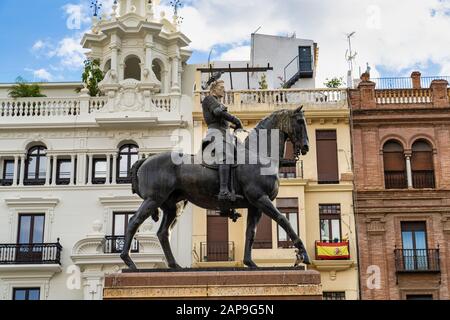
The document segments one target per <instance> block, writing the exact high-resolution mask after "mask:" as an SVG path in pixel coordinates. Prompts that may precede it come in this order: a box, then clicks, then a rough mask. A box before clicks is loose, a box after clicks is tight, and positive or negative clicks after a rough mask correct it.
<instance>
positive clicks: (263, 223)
mask: <svg viewBox="0 0 450 320" xmlns="http://www.w3.org/2000/svg"><path fill="white" fill-rule="evenodd" d="M253 248H254V249H272V219H271V218H270V217H269V216H268V215H266V214H263V215H262V217H261V220H259V223H258V227H257V229H256V235H255V241H254V242H253Z"/></svg>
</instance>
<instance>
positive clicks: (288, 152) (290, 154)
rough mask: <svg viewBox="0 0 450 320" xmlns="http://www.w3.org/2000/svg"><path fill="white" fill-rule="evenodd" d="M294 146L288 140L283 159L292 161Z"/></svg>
mask: <svg viewBox="0 0 450 320" xmlns="http://www.w3.org/2000/svg"><path fill="white" fill-rule="evenodd" d="M294 158H295V157H294V144H293V143H292V142H291V141H290V140H288V141H286V145H285V147H284V159H289V160H294Z"/></svg>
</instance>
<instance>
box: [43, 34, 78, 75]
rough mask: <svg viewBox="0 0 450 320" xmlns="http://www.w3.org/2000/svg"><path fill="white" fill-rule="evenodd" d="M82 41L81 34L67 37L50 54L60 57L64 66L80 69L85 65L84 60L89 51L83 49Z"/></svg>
mask: <svg viewBox="0 0 450 320" xmlns="http://www.w3.org/2000/svg"><path fill="white" fill-rule="evenodd" d="M80 41H81V38H80V36H74V37H66V38H64V39H62V40H61V41H60V42H59V43H58V45H57V46H56V48H55V49H54V50H53V51H52V52H51V53H50V55H51V56H56V57H58V58H59V59H60V64H61V66H62V67H67V68H69V69H79V68H81V67H82V66H83V61H84V60H85V59H86V56H85V53H86V51H87V50H86V49H83V47H82V46H81V44H80Z"/></svg>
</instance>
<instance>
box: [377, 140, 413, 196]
mask: <svg viewBox="0 0 450 320" xmlns="http://www.w3.org/2000/svg"><path fill="white" fill-rule="evenodd" d="M383 163H384V184H385V187H386V189H405V188H407V185H408V183H407V179H406V162H405V156H404V153H403V147H402V145H401V144H400V143H398V142H397V141H393V140H391V141H388V142H386V143H385V144H384V147H383Z"/></svg>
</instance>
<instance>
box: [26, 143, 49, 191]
mask: <svg viewBox="0 0 450 320" xmlns="http://www.w3.org/2000/svg"><path fill="white" fill-rule="evenodd" d="M46 154H47V149H46V148H45V147H42V146H40V147H33V148H31V149H30V150H29V151H28V156H27V161H26V172H25V177H26V183H27V184H36V185H39V184H45V176H46V173H47V155H46Z"/></svg>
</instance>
